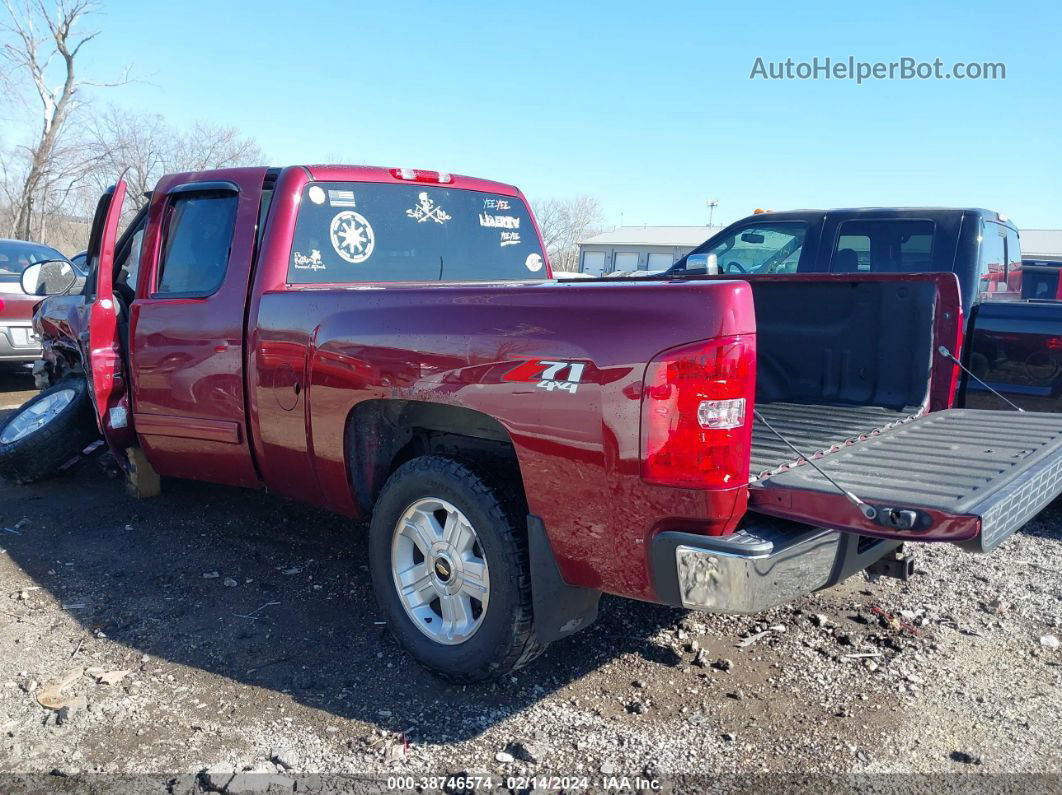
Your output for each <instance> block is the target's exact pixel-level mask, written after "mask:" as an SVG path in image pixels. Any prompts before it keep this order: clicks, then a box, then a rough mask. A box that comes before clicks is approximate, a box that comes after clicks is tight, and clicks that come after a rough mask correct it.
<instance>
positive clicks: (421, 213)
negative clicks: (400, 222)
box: [406, 191, 450, 224]
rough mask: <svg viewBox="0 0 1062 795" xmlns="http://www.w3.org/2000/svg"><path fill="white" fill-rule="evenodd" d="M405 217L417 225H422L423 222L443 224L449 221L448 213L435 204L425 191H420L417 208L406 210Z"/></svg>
mask: <svg viewBox="0 0 1062 795" xmlns="http://www.w3.org/2000/svg"><path fill="white" fill-rule="evenodd" d="M406 215H408V216H409V217H410V218H412V219H413V220H414V221H416V222H417V223H418V224H422V223H424V222H425V221H434V222H435V223H437V224H444V223H446V222H447V221H449V220H450V215H449V213H447V212H446V211H445V210H444V209H443V208H442V207H439V206H438V205H437V204H435V202H434V201H432V200H431V197H429V196H428V194H427V193H426V192H425V191H421V193H420V195H418V196H417V206H416V207H413V208H412V209H409V210H406Z"/></svg>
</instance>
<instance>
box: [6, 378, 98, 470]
mask: <svg viewBox="0 0 1062 795" xmlns="http://www.w3.org/2000/svg"><path fill="white" fill-rule="evenodd" d="M66 389H71V390H73V391H74V396H73V398H72V399H71V400H70V402H69V403H68V404H67V405H66V406H65V407H64V408H63V409H62V410H61V411H59V413H58V414H56V415H55V416H54V417H53V418H52V419H51V420H50V421H49V422H47V423H46V424H45V425H42V426H41V427H40V428H38V429H37V430H35V431H33V432H31V433H29V434H27V435H26V436H23V437H22V438H21V439H16V440H15V441H12V442H9V443H7V444H4V443H3V442H2V441H0V477H2V478H4V479H5V480H10V481H12V482H14V483H34V482H36V481H38V480H44V479H46V478H50V477H54V476H56V475H58V474H59V473H60V471H61V468H62V466H63V465H64V464H66V463H67V462H69V461H70V460H71V459H73V458H75V457H76V456H77V455H78V454H79V453H81V451H82V450H84V449H85V448H86V447H88V446H89V445H90V444H92V443H93V442H94V441H96V440H97V439H99V438H100V434H99V430H98V429H97V427H96V418H95V415H94V413H93V409H92V401H91V400H90V399H89V394H88V384H87V383H86V382H85V379H84V378H83V377H80V376H74V377H71V378H64V379H63V380H62V381H60V382H59V383H58V384H56V385H55V386H53V387H51V388H49V389H45V390H44V391H43V392H41V393H40V394H39V395H36V396H35V397H32V398H30V399H29V400H27V401H26V402H25V403H23V404H22V405H21V406H20V407H19V408H18V409H17V410H15V411H13V412H12V413H11V415H10V416H8V417H7V418H6V419H5V420H4V421H3V423H0V439H2V438H3V433H4V429H5V428H7V426H8V425H9V424H10V423H11V422H12V421H13V420H14V419H15V418H16V417H17V416H18V415H19V414H21V413H22V412H23V411H25V410H26V409H27V408H29V407H30V406H32V405H33V404H35V403H39V402H40V401H42V400H44V399H46V398H47V397H49V396H50V395H53V394H55V393H57V392H61V391H63V390H66Z"/></svg>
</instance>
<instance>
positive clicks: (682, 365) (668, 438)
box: [641, 334, 756, 489]
mask: <svg viewBox="0 0 1062 795" xmlns="http://www.w3.org/2000/svg"><path fill="white" fill-rule="evenodd" d="M755 393H756V337H755V335H753V334H743V335H738V336H733V337H718V338H716V339H712V340H707V341H706V342H698V343H695V344H693V345H684V346H682V347H681V348H672V349H671V350H669V351H665V352H664V353H662V354H660V355H659V356H658V357H656V358H655V359H653V360H652V361H651V362H650V363H649V366H648V367H647V368H646V371H645V383H644V388H643V390H642V438H641V443H642V451H641V452H642V478H643V479H644V480H646V481H648V482H650V483H658V484H661V485H665V486H678V487H681V488H691V489H724V488H733V487H735V486H742V485H745V484H746V483H748V479H749V453H750V444H751V440H752V410H753V405H754V402H753V401H754V398H755Z"/></svg>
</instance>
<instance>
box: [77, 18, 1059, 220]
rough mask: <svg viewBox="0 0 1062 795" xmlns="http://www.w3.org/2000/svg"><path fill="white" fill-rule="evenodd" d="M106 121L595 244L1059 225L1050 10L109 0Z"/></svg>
mask: <svg viewBox="0 0 1062 795" xmlns="http://www.w3.org/2000/svg"><path fill="white" fill-rule="evenodd" d="M103 10H104V13H103V14H102V15H101V16H100V17H98V18H97V19H96V20H95V24H96V25H97V26H98V27H100V28H101V29H102V30H103V35H101V36H100V38H99V39H97V40H95V41H93V42H92V43H91V44H89V45H88V46H87V48H86V51H87V53H88V57H87V59H86V63H85V65H84V71H85V73H86V75H87V76H90V77H92V78H96V79H105V78H107V77H111V76H113V75H115V74H117V73H118V72H119V71H120V69H121V67H122V66H124V65H126V64H131V65H132V68H133V72H134V74H135V75H136V76H137V77H138V78H139V79H140V81H141V82H139V83H137V84H133V85H129V86H126V87H122V88H117V89H108V90H107V91H105V92H101V93H100V95H99V97H100V99H101V100H103V101H111V102H114V103H116V104H120V105H123V106H127V107H130V108H138V109H143V110H145V111H151V112H157V113H160V114H162V115H164V116H165V117H167V118H168V119H170V120H171V121H173V122H175V123H178V124H182V123H188V122H191V121H192V120H194V119H202V120H206V121H211V122H216V123H220V124H226V125H234V126H237V127H239V128H241V129H242V130H244V131H245V132H247V133H249V134H252V135H254V136H255V137H256V138H257V139H258V140H259V142H260V143H261V145H262V147H263V148H264V149H265V150H266V152H267V153H268V154H269V155H270V157H271V159H272V162H273V163H274V164H277V165H282V164H286V163H295V162H321V161H335V162H352V163H370V164H377V165H408V166H414V167H423V168H437V169H440V170H446V171H454V172H458V173H464V174H471V175H475V176H483V177H489V178H493V179H499V180H502V181H506V182H512V183H515V184H517V185H518V186H520V187H521V188H522V189H523V190H524V191H525V193H527V194H528V195H530V196H531V197H543V196H566V195H573V194H577V193H589V194H593V195H596V196H597V197H599V198H600V199H601V201H602V203H603V205H604V208H605V210H606V214H607V221H608V223H609V224H619V223H620V221H621V217H622V220H623V221H624V222H625V223H627V224H635V223H643V222H644V223H649V224H698V223H704V222H705V219H706V209H705V200H706V199H707V198H716V199H718V200H719V201H720V205H719V208H718V209H717V210H716V221H717V222H718V221H720V220H722V221H730V220H734V219H736V218H740V217H741V216H743V215H746V214H748V213H749V212H751V211H752V210H753V209H754V208H756V207H771V208H775V209H785V208H791V207H820V206H848V205H871V204H885V205H891V204H943V205H977V206H987V207H989V208H992V209H997V210H1000V211H1002V212H1006V213H1007V214H1008V215H1010V216H1011V217H1013V218H1014V219H1015V220H1016V222H1017V223H1018V224H1019V225H1020V226H1024V227H1027V228H1032V227H1056V228H1057V227H1062V4H1059V3H1057V2H1055V3H1049V2H1043V3H1017V2H1013V3H1000V2H964V3H961V4H960V3H955V4H945V3H939V4H936V3H935V4H927V3H906V2H888V3H875V4H869V3H844V4H841V3H793V2H786V3H772V2H758V3H747V2H746V3H726V4H724V3H673V2H655V3H646V2H638V3H625V2H609V3H596V2H585V3H584V2H563V3H561V2H542V1H540V2H535V3H511V2H509V3H475V4H473V3H456V2H450V3H442V2H438V3H432V2H418V3H384V2H375V3H360V2H344V3H339V2H321V1H319V0H303V2H296V3H292V2H254V3H249V2H219V0H213V2H200V0H182V2H181V3H145V2H143V0H137V2H129V1H127V0H104V4H103ZM849 55H852V56H854V57H855V58H856V59H858V60H865V61H877V60H881V61H891V60H896V59H899V58H900V57H902V56H911V57H914V58H916V59H918V60H926V61H929V60H932V59H933V58H938V57H939V58H941V59H942V60H943V61H944V62H945V65H947V66H950V64H951V63H953V62H954V61H1002V62H1004V63H1005V64H1006V69H1007V79H1006V80H1001V81H972V80H971V81H958V80H946V81H945V80H941V81H898V80H897V81H883V82H870V83H865V84H863V85H861V86H860V85H856V84H855V83H854V82H850V81H838V80H828V81H826V80H820V81H799V80H795V81H786V82H780V81H772V82H768V81H764V80H750V79H749V73H750V71H751V69H752V66H753V63H754V61H755V58H756V57H757V56H761V57H763V58H764V59H765V60H770V61H777V60H784V59H785V58H789V57H791V58H793V59H794V60H797V61H801V60H810V59H811V58H812V57H814V56H818V57H819V58H824V57H826V56H830V57H832V58H834V59H843V58H847V57H848V56H849Z"/></svg>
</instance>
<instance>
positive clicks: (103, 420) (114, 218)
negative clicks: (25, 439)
mask: <svg viewBox="0 0 1062 795" xmlns="http://www.w3.org/2000/svg"><path fill="white" fill-rule="evenodd" d="M123 201H125V181H124V180H122V179H119V180H118V183H117V184H116V185H115V186H114V192H113V193H112V194H111V201H110V205H109V207H108V209H107V214H106V217H105V219H104V222H103V234H102V235H101V238H100V244H99V245H100V249H99V251H98V252H94V255H95V256H98V257H99V266H98V268H97V271H96V293H95V299H94V300H93V301H92V302H91V304H89V306H88V342H87V346H86V347H85V348H84V349H83V350H82V353H83V354H84V360H85V361H88V363H89V367H88V371H89V386H90V389H89V393H90V394H91V395H92V404H93V406H94V407H95V409H96V423H97V424H98V425H99V428H100V431H101V432H102V433H103V438H104V439H106V441H107V445H108V446H109V447H110V448H111V450H112V451H115V452H116V453H120V452H121V451H122V450H125V449H126V448H127V447H129V446H130V445H132V444H133V443H134V438H135V437H134V436H133V432H132V427H131V425H130V424H129V422H128V421H126V422H125V423H117V424H116V423H114V422H113V421H112V412H115V411H117V412H122V413H124V414H125V415H126V417H128V414H129V400H128V387H127V386H126V374H125V367H124V364H123V361H122V352H121V348H120V346H119V341H118V306H117V303H116V302H115V298H114V281H113V275H114V244H115V242H116V241H117V239H118V224H119V223H120V222H121V218H122V202H123ZM92 258H93V257H90V260H91V259H92ZM116 458H117V460H118V461H120V462H124V461H125V456H123V455H120V454H119V455H117V456H116Z"/></svg>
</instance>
